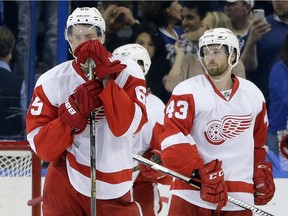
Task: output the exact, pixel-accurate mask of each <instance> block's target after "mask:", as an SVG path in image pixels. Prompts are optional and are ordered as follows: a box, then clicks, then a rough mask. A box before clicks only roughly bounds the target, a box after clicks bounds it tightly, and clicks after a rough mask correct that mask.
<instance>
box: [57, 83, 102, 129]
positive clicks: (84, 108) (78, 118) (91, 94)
mask: <svg viewBox="0 0 288 216" xmlns="http://www.w3.org/2000/svg"><path fill="white" fill-rule="evenodd" d="M102 90H103V85H102V83H101V82H100V81H99V80H89V81H87V82H85V83H83V84H81V85H80V86H78V87H77V88H76V90H75V92H74V93H73V94H71V95H70V96H69V97H68V98H67V99H66V101H65V102H64V103H63V104H61V105H60V107H59V109H58V115H59V117H60V119H61V120H62V121H63V122H65V123H66V124H67V125H70V126H71V127H72V128H75V129H76V132H77V133H80V132H82V131H83V130H84V129H85V128H86V125H87V122H88V117H89V114H90V112H92V111H93V110H94V109H95V108H98V107H101V106H102V101H101V100H100V98H99V96H98V95H99V94H100V93H101V92H102Z"/></svg>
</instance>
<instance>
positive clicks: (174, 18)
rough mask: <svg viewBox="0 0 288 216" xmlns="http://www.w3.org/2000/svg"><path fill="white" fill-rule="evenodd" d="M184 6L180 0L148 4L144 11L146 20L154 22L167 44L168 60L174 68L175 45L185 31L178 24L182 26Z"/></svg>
mask: <svg viewBox="0 0 288 216" xmlns="http://www.w3.org/2000/svg"><path fill="white" fill-rule="evenodd" d="M181 10H182V6H181V4H180V3H179V1H178V0H174V1H154V2H150V1H149V2H148V3H147V7H146V8H145V9H144V11H145V12H144V19H145V20H146V21H149V22H153V23H155V24H156V26H157V27H158V28H159V31H160V34H161V36H162V38H163V40H164V42H165V46H166V50H167V57H166V58H167V59H168V60H169V62H170V66H172V64H173V62H174V60H175V52H174V44H175V43H176V41H177V40H179V39H180V36H181V35H182V33H183V30H182V28H181V27H180V26H177V24H181V20H182V17H181Z"/></svg>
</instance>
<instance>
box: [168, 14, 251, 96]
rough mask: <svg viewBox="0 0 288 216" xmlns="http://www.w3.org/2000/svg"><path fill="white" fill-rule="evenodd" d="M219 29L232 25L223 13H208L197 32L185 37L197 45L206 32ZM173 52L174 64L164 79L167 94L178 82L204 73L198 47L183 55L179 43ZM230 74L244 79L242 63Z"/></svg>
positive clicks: (229, 27)
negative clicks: (191, 39)
mask: <svg viewBox="0 0 288 216" xmlns="http://www.w3.org/2000/svg"><path fill="white" fill-rule="evenodd" d="M183 11H184V10H183ZM220 27H223V28H228V29H231V28H232V25H231V22H230V20H229V18H228V17H227V15H226V14H225V13H223V12H220V11H210V12H207V14H206V16H205V18H204V19H203V21H202V24H201V27H200V28H199V29H198V31H196V32H191V33H187V35H188V34H189V37H190V38H193V43H196V42H197V43H198V42H199V38H200V37H201V36H202V35H203V34H204V32H205V31H206V30H209V29H213V28H220ZM175 51H176V59H175V62H174V64H173V66H172V68H171V70H170V71H169V74H168V75H167V76H166V77H164V86H165V88H166V90H167V91H168V92H172V91H173V89H174V88H175V86H176V85H178V84H179V83H180V82H182V81H184V80H186V79H188V78H190V77H193V76H196V75H199V74H203V73H205V71H204V69H203V67H202V66H201V64H200V62H199V60H198V46H197V50H196V52H194V53H188V54H185V51H184V49H183V48H182V46H181V41H179V42H177V43H176V44H175ZM232 72H233V73H234V74H235V75H237V76H239V77H242V78H245V68H244V66H243V63H242V61H240V60H239V62H238V64H237V65H236V66H235V67H233V69H232Z"/></svg>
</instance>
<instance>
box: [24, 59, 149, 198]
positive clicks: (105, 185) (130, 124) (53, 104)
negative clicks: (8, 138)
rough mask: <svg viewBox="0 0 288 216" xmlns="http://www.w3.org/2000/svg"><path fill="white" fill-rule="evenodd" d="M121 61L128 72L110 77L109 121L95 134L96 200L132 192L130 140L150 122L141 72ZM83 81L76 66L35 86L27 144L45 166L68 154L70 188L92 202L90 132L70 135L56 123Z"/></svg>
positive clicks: (65, 66) (105, 94)
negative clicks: (67, 102) (59, 109)
mask: <svg viewBox="0 0 288 216" xmlns="http://www.w3.org/2000/svg"><path fill="white" fill-rule="evenodd" d="M115 59H116V58H115ZM117 59H119V60H120V61H121V63H122V64H126V65H127V67H126V68H125V69H124V70H123V71H122V72H121V73H119V74H115V75H111V76H110V78H109V80H108V82H107V84H106V86H105V88H104V90H103V91H102V92H101V93H100V95H99V97H100V98H101V100H102V102H103V106H104V110H105V117H104V118H103V119H101V120H100V121H98V122H97V123H96V128H95V137H96V177H97V181H96V195H97V199H114V198H118V197H120V196H122V195H124V194H125V193H127V192H128V191H129V190H130V189H131V188H132V172H133V158H132V135H133V134H134V133H137V132H138V131H140V129H141V128H142V126H143V125H144V124H145V123H146V122H147V115H146V108H145V98H146V87H145V86H146V81H145V79H144V75H143V72H142V70H141V68H140V67H139V65H138V64H137V63H136V62H134V61H133V60H131V59H130V58H122V59H120V58H118V57H117ZM113 77H115V78H113ZM85 81H87V78H86V76H85V75H84V73H83V72H82V70H79V69H78V68H77V67H75V61H67V62H64V63H62V64H60V65H58V66H56V67H54V68H52V69H51V70H49V71H47V72H46V73H44V74H43V75H42V76H41V77H40V78H39V79H38V81H37V83H36V86H35V89H34V93H33V98H32V102H31V104H30V107H29V110H28V113H27V117H26V122H27V134H28V135H27V138H28V141H29V143H30V145H31V147H32V149H33V150H34V151H35V152H36V154H37V155H38V156H39V157H40V158H41V159H43V160H45V161H54V160H57V158H58V157H59V156H60V155H62V154H66V162H67V171H68V175H69V180H70V182H71V184H72V185H73V187H74V188H75V189H76V190H77V191H78V192H80V193H81V194H84V195H86V196H88V197H89V196H91V180H90V127H89V125H87V127H86V129H85V130H84V131H83V132H82V133H79V134H74V135H73V134H72V135H71V127H70V126H68V125H66V124H65V123H63V122H62V121H61V120H60V118H59V117H58V107H59V106H60V105H61V104H62V103H64V101H65V99H66V98H67V97H69V96H70V95H71V94H72V93H73V91H74V90H75V89H76V87H78V86H79V85H81V84H82V83H84V82H85Z"/></svg>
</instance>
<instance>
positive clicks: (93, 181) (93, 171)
mask: <svg viewBox="0 0 288 216" xmlns="http://www.w3.org/2000/svg"><path fill="white" fill-rule="evenodd" d="M93 66H94V67H95V63H94V62H93V60H91V59H89V60H88V67H89V79H90V80H93V79H94V78H95V77H94V71H93ZM95 133H96V128H95V111H92V112H91V113H90V163H91V165H90V166H91V168H90V169H91V170H90V171H91V174H90V175H91V215H92V216H95V215H96V140H95Z"/></svg>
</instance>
